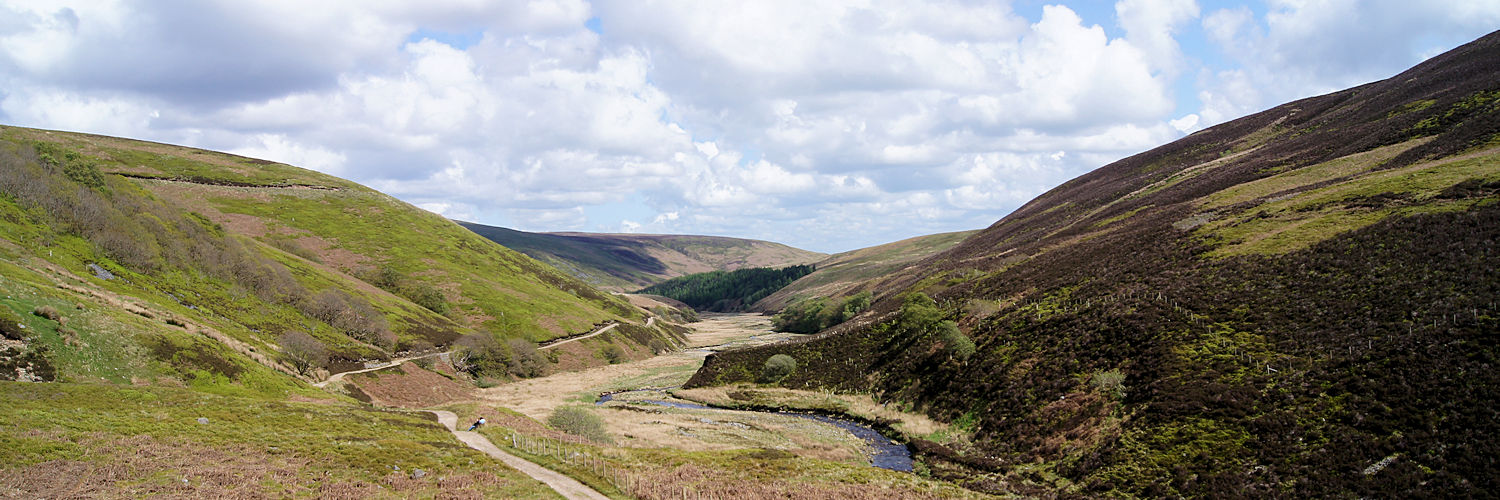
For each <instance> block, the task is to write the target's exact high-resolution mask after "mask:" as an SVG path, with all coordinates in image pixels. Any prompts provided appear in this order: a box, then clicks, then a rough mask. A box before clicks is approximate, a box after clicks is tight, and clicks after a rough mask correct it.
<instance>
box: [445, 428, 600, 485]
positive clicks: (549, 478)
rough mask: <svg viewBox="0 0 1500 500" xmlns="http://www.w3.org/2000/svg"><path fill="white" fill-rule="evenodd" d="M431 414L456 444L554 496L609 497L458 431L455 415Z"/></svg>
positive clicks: (487, 441)
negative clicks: (544, 485) (547, 488)
mask: <svg viewBox="0 0 1500 500" xmlns="http://www.w3.org/2000/svg"><path fill="white" fill-rule="evenodd" d="M431 411H432V413H433V414H434V415H437V417H438V422H442V424H443V427H447V428H448V430H449V431H450V432H452V433H453V436H454V437H456V438H458V440H459V441H463V442H464V444H466V445H469V447H470V448H473V449H476V450H479V451H482V452H484V453H485V454H486V455H489V456H491V457H494V458H495V459H497V460H500V461H501V462H505V465H509V466H510V467H511V468H513V469H515V470H518V471H521V472H522V473H523V474H526V475H528V476H531V477H532V478H533V479H536V480H538V481H541V482H543V483H547V486H550V487H552V489H553V490H555V491H557V493H558V494H560V495H562V496H564V497H567V498H568V499H569V500H609V497H606V496H604V495H602V494H600V493H599V492H597V491H594V489H593V488H590V487H588V486H586V485H584V484H583V483H580V482H578V481H577V480H575V479H573V478H571V477H568V476H564V475H562V474H560V473H557V472H555V471H553V470H551V469H548V468H545V467H542V466H540V465H537V464H535V463H532V462H531V461H529V460H526V459H524V458H521V457H518V456H515V455H511V454H509V453H506V452H504V451H501V450H500V448H498V447H496V446H495V444H494V443H491V442H490V440H489V439H486V438H485V437H484V436H483V435H481V434H479V433H478V432H469V431H461V430H458V415H455V414H454V413H453V412H451V411H442V410H431Z"/></svg>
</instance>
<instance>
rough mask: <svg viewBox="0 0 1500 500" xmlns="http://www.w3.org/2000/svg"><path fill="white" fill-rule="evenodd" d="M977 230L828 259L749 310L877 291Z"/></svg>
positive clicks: (904, 241) (777, 307)
mask: <svg viewBox="0 0 1500 500" xmlns="http://www.w3.org/2000/svg"><path fill="white" fill-rule="evenodd" d="M977 232H979V231H977V230H976V231H958V232H952V233H941V234H932V235H927V236H918V237H915V238H907V239H904V240H901V241H897V242H894V243H886V244H884V245H877V246H873V247H869V248H861V249H859V250H851V251H848V252H843V253H838V254H834V255H830V256H828V258H825V259H823V260H821V261H818V262H817V264H814V267H815V268H816V269H815V270H814V271H813V272H812V274H809V275H807V276H804V277H802V278H801V279H799V280H797V281H794V282H792V284H790V285H787V286H786V287H785V288H782V289H781V290H777V291H776V293H773V294H771V295H769V296H767V297H766V298H764V299H761V300H760V301H759V302H756V303H755V305H754V307H752V308H751V309H752V310H755V311H761V312H774V311H779V310H781V309H782V308H784V307H786V306H788V305H790V304H792V303H794V302H797V301H799V300H805V299H811V298H817V297H837V296H842V295H852V294H855V293H858V292H860V291H865V290H873V289H876V288H878V284H877V283H878V282H877V281H876V279H877V278H883V277H886V276H890V275H892V274H895V273H896V272H898V271H900V270H902V269H903V268H905V267H907V266H910V265H912V264H915V263H916V262H917V261H920V260H922V259H924V258H926V257H929V256H932V255H933V254H936V253H938V252H942V251H944V250H947V249H949V248H952V247H953V246H954V245H957V244H958V243H959V242H961V241H963V240H964V238H968V237H969V236H970V235H973V234H974V233H977Z"/></svg>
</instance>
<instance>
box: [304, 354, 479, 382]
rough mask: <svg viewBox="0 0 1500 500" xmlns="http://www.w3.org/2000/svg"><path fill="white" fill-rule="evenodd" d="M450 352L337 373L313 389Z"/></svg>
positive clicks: (395, 360)
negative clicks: (353, 376) (350, 377)
mask: <svg viewBox="0 0 1500 500" xmlns="http://www.w3.org/2000/svg"><path fill="white" fill-rule="evenodd" d="M450 352H453V351H443V352H434V353H428V354H423V355H421V356H412V357H409V358H396V359H393V360H391V361H390V362H389V363H384V364H381V365H380V366H375V367H370V368H363V369H359V370H351V371H347V372H338V373H335V374H333V375H329V376H328V380H324V381H322V382H318V383H315V384H313V387H328V384H331V383H334V382H338V381H339V380H343V378H344V375H354V374H356V373H368V372H373V371H375V370H384V369H386V368H390V367H392V366H397V365H400V364H401V363H405V362H407V361H411V360H414V359H422V358H431V357H433V356H442V355H444V354H448V353H450Z"/></svg>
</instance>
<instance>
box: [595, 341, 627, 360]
mask: <svg viewBox="0 0 1500 500" xmlns="http://www.w3.org/2000/svg"><path fill="white" fill-rule="evenodd" d="M599 354H600V355H601V356H603V357H604V360H605V361H608V362H609V364H612V365H616V364H620V362H621V361H625V350H624V349H621V348H620V346H618V345H615V344H609V345H607V346H604V348H603V349H600V350H599Z"/></svg>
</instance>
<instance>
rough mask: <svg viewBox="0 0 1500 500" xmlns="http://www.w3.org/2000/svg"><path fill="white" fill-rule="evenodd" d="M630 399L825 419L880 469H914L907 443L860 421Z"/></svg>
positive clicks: (609, 396) (609, 397)
mask: <svg viewBox="0 0 1500 500" xmlns="http://www.w3.org/2000/svg"><path fill="white" fill-rule="evenodd" d="M651 390H652V389H644V390H637V391H623V392H647V391H651ZM615 394H621V393H613V394H604V395H601V396H599V399H598V400H597V401H595V402H594V404H596V405H601V404H604V403H607V402H610V401H613V400H614V396H615ZM630 401H637V402H641V403H648V404H653V405H657V406H666V407H670V408H682V409H688V410H709V411H753V412H757V413H771V414H775V415H785V416H788V417H796V418H801V419H806V420H813V421H816V422H822V423H825V424H829V425H833V426H834V427H838V428H840V429H843V430H846V431H849V433H850V434H853V435H854V437H857V438H859V439H860V440H863V441H864V442H865V443H866V444H869V445H870V449H871V450H873V451H872V452H871V453H870V465H872V466H875V467H879V468H882V469H889V470H894V471H900V472H911V470H912V462H911V450H908V449H907V448H906V445H904V444H901V443H899V442H896V441H894V440H892V439H891V438H888V437H886V436H885V435H883V434H881V433H880V432H879V431H876V430H875V429H873V428H870V427H869V426H866V425H864V424H861V423H858V422H854V421H852V420H846V419H842V418H837V417H829V416H826V415H816V414H811V413H796V412H787V411H761V410H732V409H727V408H715V407H712V406H706V405H701V404H697V403H683V402H678V401H661V400H655V399H633V400H630Z"/></svg>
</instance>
